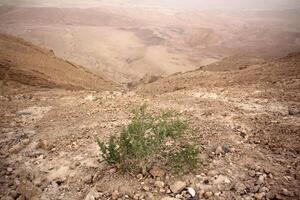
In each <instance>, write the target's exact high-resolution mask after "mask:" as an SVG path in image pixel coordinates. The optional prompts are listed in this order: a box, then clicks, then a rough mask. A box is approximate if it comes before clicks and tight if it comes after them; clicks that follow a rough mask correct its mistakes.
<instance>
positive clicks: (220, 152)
mask: <svg viewBox="0 0 300 200" xmlns="http://www.w3.org/2000/svg"><path fill="white" fill-rule="evenodd" d="M215 153H216V154H217V155H221V154H224V153H225V152H224V150H223V147H222V146H218V147H217V148H216V151H215Z"/></svg>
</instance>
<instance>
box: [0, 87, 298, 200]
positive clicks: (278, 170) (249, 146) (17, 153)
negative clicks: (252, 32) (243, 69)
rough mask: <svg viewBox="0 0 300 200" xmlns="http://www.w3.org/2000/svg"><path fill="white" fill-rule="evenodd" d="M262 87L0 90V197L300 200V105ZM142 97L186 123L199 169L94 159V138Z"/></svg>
mask: <svg viewBox="0 0 300 200" xmlns="http://www.w3.org/2000/svg"><path fill="white" fill-rule="evenodd" d="M19 92H20V91H19ZM263 93H264V91H259V90H255V91H254V90H253V89H251V90H247V88H244V89H240V88H231V89H230V88H228V89H226V90H225V89H224V88H206V89H205V88H202V89H199V88H198V89H197V88H196V89H191V90H178V91H174V92H169V93H165V94H161V95H145V96H142V95H141V94H138V93H135V92H133V91H129V92H89V91H73V92H71V91H64V90H54V89H53V90H41V91H34V92H27V93H24V94H18V95H13V94H10V95H9V94H7V95H3V96H1V107H0V108H1V118H0V120H1V138H0V139H1V164H0V167H1V179H0V182H1V183H0V185H1V187H0V194H1V197H2V198H1V199H73V200H76V199H78V200H79V199H86V200H90V199H91V200H92V199H198V198H199V199H245V200H246V199H249V200H250V199H299V186H300V174H299V172H300V157H299V150H300V149H299V145H300V139H299V124H300V118H299V112H297V111H295V112H293V110H291V105H292V103H293V102H289V101H276V100H273V99H272V98H262V96H263V95H259V94H263ZM254 94H255V95H254ZM143 103H147V104H148V105H149V109H150V111H153V112H157V111H158V110H165V109H173V110H176V111H178V112H179V113H180V115H181V116H182V117H183V118H185V119H187V120H188V121H189V124H190V126H191V128H192V129H193V130H194V135H193V136H191V138H189V139H190V140H196V141H198V143H199V144H201V147H202V148H201V153H200V155H199V159H200V160H201V164H200V166H199V167H198V169H197V170H195V171H194V172H191V173H190V174H187V175H184V176H179V177H176V176H172V175H170V174H168V173H167V175H166V176H163V177H156V178H153V177H152V176H151V175H150V174H144V175H139V176H137V177H136V176H135V175H122V174H119V173H118V172H117V171H116V170H115V169H114V168H111V167H110V166H108V165H107V164H105V163H104V162H100V161H99V149H98V147H97V144H96V138H97V137H99V138H100V139H103V140H104V139H107V138H108V137H109V136H110V135H111V134H114V133H116V132H117V131H118V130H120V129H121V128H122V126H123V125H124V124H126V123H127V122H128V119H129V117H130V112H131V110H132V109H133V108H135V107H137V106H140V105H141V104H143ZM297 106H298V105H297ZM296 108H297V107H296ZM298 108H299V107H298ZM157 180H160V181H162V182H163V183H164V184H163V186H161V185H158V184H155V183H156V181H157ZM179 180H180V181H183V182H185V184H186V185H187V186H190V187H192V188H193V189H195V190H196V192H197V197H194V198H189V197H188V195H186V192H185V191H183V192H182V193H180V194H174V193H172V191H170V190H169V186H170V185H172V184H173V183H174V182H175V181H179Z"/></svg>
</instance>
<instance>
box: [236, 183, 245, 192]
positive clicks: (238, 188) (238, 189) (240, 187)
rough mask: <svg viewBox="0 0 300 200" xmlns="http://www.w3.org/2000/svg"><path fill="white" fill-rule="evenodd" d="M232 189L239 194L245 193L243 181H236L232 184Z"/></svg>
mask: <svg viewBox="0 0 300 200" xmlns="http://www.w3.org/2000/svg"><path fill="white" fill-rule="evenodd" d="M234 189H235V191H236V192H237V193H238V194H240V195H242V194H245V193H246V186H245V185H244V184H243V183H239V182H238V183H236V184H235V186H234Z"/></svg>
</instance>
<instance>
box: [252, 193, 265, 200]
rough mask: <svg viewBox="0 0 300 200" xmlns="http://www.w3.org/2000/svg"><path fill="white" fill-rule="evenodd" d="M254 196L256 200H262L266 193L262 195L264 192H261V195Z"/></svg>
mask: <svg viewBox="0 0 300 200" xmlns="http://www.w3.org/2000/svg"><path fill="white" fill-rule="evenodd" d="M254 196H255V198H256V199H257V200H261V199H263V198H264V197H265V196H266V193H264V192H262V193H256V194H255V195H254Z"/></svg>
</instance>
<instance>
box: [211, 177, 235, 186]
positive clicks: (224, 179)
mask: <svg viewBox="0 0 300 200" xmlns="http://www.w3.org/2000/svg"><path fill="white" fill-rule="evenodd" d="M230 182H231V181H230V179H229V178H228V177H227V176H223V175H219V176H218V177H217V178H216V179H215V180H214V181H213V183H214V184H216V185H219V184H223V183H230Z"/></svg>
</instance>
